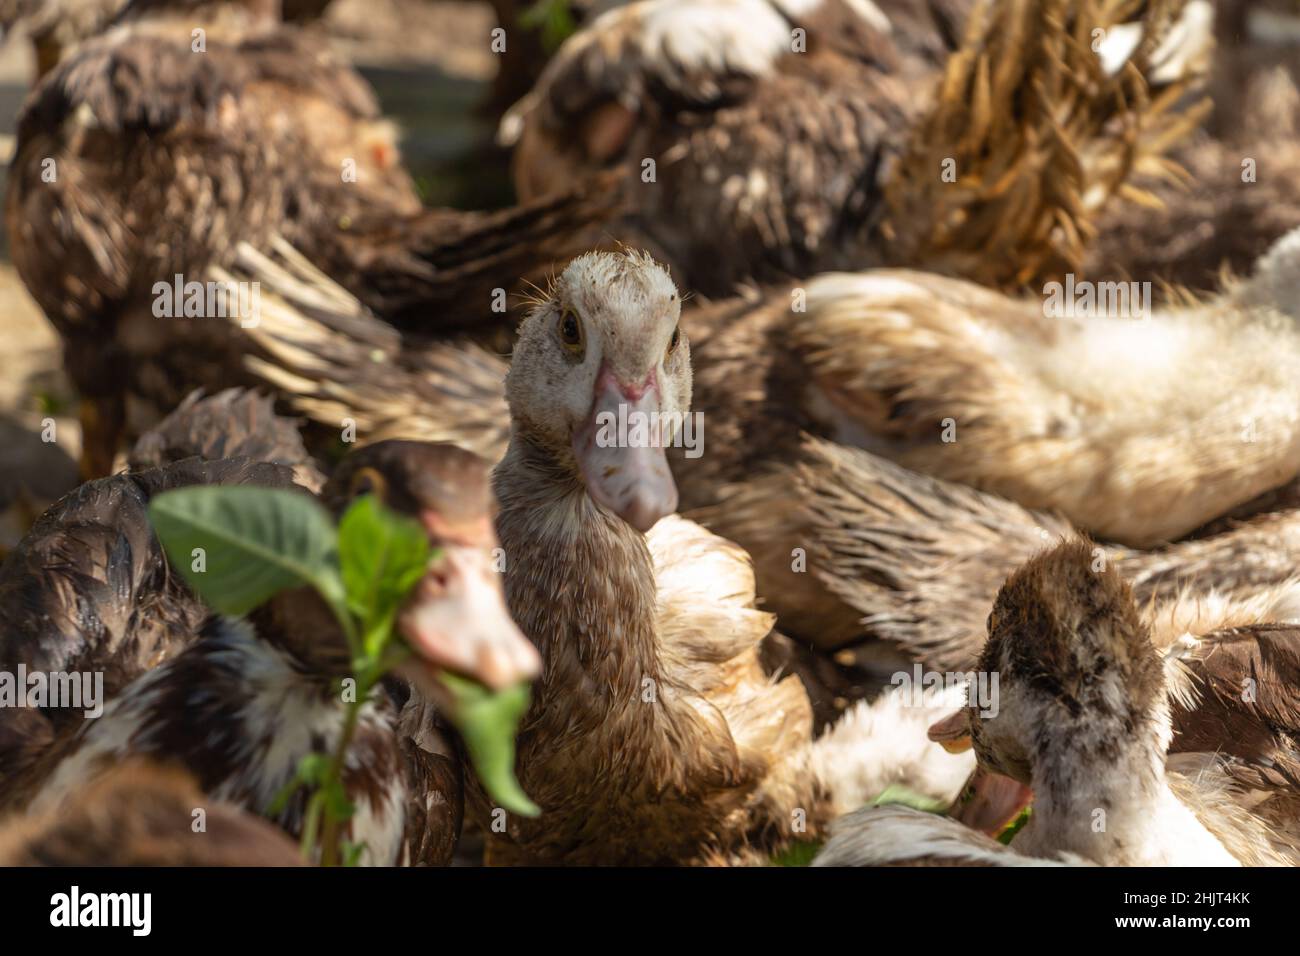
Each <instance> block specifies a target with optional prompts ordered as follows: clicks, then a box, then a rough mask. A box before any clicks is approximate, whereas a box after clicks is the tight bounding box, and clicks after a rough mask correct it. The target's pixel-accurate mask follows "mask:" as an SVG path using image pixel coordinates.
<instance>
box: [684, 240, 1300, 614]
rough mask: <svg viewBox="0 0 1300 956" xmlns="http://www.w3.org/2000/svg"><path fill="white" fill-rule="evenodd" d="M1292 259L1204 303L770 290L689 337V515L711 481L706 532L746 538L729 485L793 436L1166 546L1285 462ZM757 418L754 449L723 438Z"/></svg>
mask: <svg viewBox="0 0 1300 956" xmlns="http://www.w3.org/2000/svg"><path fill="white" fill-rule="evenodd" d="M1297 249H1300V232H1293V233H1289V234H1288V235H1286V236H1284V237H1283V238H1282V239H1280V240H1279V241H1278V242H1277V243H1275V244H1274V246H1273V247H1272V248H1271V249H1270V250H1269V252H1268V253H1267V254H1266V255H1265V256H1264V257H1263V258H1262V259H1261V260H1260V261H1259V262H1258V263H1257V264H1256V268H1255V272H1254V274H1253V275H1252V276H1251V277H1250V278H1249V279H1247V280H1243V281H1239V282H1235V283H1233V284H1231V285H1229V286H1228V287H1227V288H1225V289H1224V290H1223V291H1222V292H1221V293H1220V294H1219V295H1217V296H1215V297H1213V298H1210V299H1201V298H1193V299H1190V300H1187V301H1180V302H1178V303H1174V304H1170V305H1166V306H1160V307H1156V306H1150V304H1149V302H1147V304H1146V305H1144V304H1143V303H1142V301H1141V300H1140V298H1137V297H1135V298H1131V299H1127V300H1125V299H1123V298H1122V297H1121V298H1116V299H1115V302H1114V306H1115V308H1114V309H1113V311H1114V313H1115V314H1099V313H1098V310H1095V309H1094V310H1091V311H1089V310H1087V309H1081V310H1080V311H1078V312H1075V311H1073V309H1072V305H1073V304H1074V299H1073V298H1071V299H1070V302H1069V303H1067V302H1066V299H1067V298H1070V293H1068V292H1067V291H1066V290H1067V286H1066V285H1065V284H1058V285H1057V286H1054V287H1045V290H1044V295H1043V296H1041V297H1039V298H1038V299H1037V300H1034V299H1030V298H1023V297H1010V296H1004V295H1002V294H1000V293H997V292H994V291H992V290H989V289H986V288H983V287H980V286H977V285H975V284H973V283H970V282H966V281H963V280H957V279H950V278H947V277H943V276H937V275H933V274H931V273H923V272H917V271H910V270H869V271H866V272H861V273H831V274H826V275H823V276H819V277H817V278H815V279H813V280H812V281H810V282H808V283H807V284H806V285H805V286H798V287H794V288H792V289H791V290H789V291H788V293H787V294H784V295H781V294H775V295H772V296H770V297H768V298H766V299H763V300H761V301H760V303H759V304H758V305H757V306H756V307H755V308H753V309H751V310H748V311H743V312H741V313H740V314H739V316H738V317H733V318H730V319H729V320H728V321H727V322H726V324H724V325H722V326H721V327H720V328H719V329H718V330H717V331H714V332H713V333H712V334H711V335H709V336H708V337H707V338H706V339H705V341H704V342H703V343H702V344H701V345H700V348H699V350H698V361H697V367H698V368H699V375H698V376H697V389H698V397H697V401H698V402H699V404H700V406H701V407H703V408H705V409H709V410H712V411H713V414H712V416H711V418H710V421H712V422H715V423H716V425H715V433H714V434H715V436H716V437H715V438H714V444H713V447H714V448H715V449H717V450H716V451H715V452H714V453H713V454H710V455H706V456H704V458H705V466H704V468H702V469H698V470H696V471H695V473H694V475H693V478H692V479H691V480H697V481H700V482H701V483H703V484H704V486H705V488H704V489H703V491H702V493H695V492H694V491H693V489H690V488H689V486H685V487H684V488H683V498H684V499H685V500H687V501H688V502H690V503H691V504H693V505H695V506H697V507H698V506H701V505H703V504H706V503H707V498H706V496H707V495H708V494H709V493H710V489H712V494H714V495H715V497H716V502H715V503H714V504H715V507H714V508H713V510H712V512H711V513H710V516H711V517H712V518H716V519H717V520H718V521H719V522H720V523H719V524H716V525H714V524H710V526H711V527H715V528H716V530H718V531H719V533H722V534H726V535H728V536H730V537H733V538H736V539H737V540H738V541H739V542H740V543H741V544H742V545H744V546H745V547H747V548H749V549H751V550H753V549H754V548H755V547H757V544H756V543H755V542H753V541H752V540H750V539H747V538H745V537H742V536H741V530H742V529H740V528H738V527H735V526H736V525H739V524H740V523H742V522H743V520H744V519H743V518H741V517H734V516H736V515H737V514H738V512H739V509H728V508H726V507H725V505H724V503H725V502H726V501H727V500H728V494H729V492H730V491H731V490H732V489H735V486H738V485H742V486H743V485H753V484H755V483H757V482H759V481H762V480H771V481H774V482H775V483H776V484H777V486H778V488H779V487H782V486H783V479H782V478H781V477H780V473H781V471H782V468H783V466H784V465H786V464H788V463H789V462H790V461H791V459H792V457H793V456H795V455H797V453H798V449H799V446H800V443H801V441H802V437H803V436H804V435H805V434H812V435H815V436H818V437H821V438H826V439H830V440H834V441H836V442H838V443H840V444H843V445H849V446H857V447H859V448H863V449H866V450H868V451H871V452H873V453H875V454H877V455H881V456H884V457H888V458H890V459H892V460H894V461H896V462H898V463H899V464H901V465H903V466H905V467H907V468H908V469H910V470H913V471H919V472H923V473H925V474H929V475H933V476H935V477H938V478H943V479H946V480H949V481H956V482H961V483H963V484H968V485H971V486H973V487H976V488H979V489H981V490H984V491H990V492H994V493H996V494H998V495H1000V496H1002V497H1004V498H1008V499H1010V500H1012V501H1014V502H1016V503H1017V504H1020V505H1022V506H1025V507H1027V508H1031V509H1036V510H1043V511H1053V512H1057V513H1059V514H1060V515H1062V516H1064V517H1065V518H1067V519H1068V520H1069V521H1070V522H1071V523H1072V524H1073V525H1074V526H1075V527H1077V528H1079V529H1080V530H1084V531H1087V532H1089V533H1091V534H1093V535H1095V536H1097V537H1099V538H1102V539H1105V540H1108V541H1113V542H1117V543H1120V544H1124V545H1127V546H1130V547H1135V548H1151V547H1155V546H1157V545H1160V544H1163V543H1166V542H1169V541H1173V540H1177V539H1179V538H1181V537H1184V536H1186V535H1188V534H1190V533H1192V532H1193V531H1195V530H1197V529H1198V528H1200V527H1202V526H1203V525H1205V524H1206V523H1207V522H1210V521H1212V520H1213V519H1215V518H1217V517H1220V516H1222V515H1224V514H1226V513H1228V512H1230V511H1232V510H1233V509H1236V508H1238V507H1239V506H1241V505H1243V504H1246V503H1247V502H1250V501H1252V500H1254V499H1256V498H1257V497H1258V496H1260V495H1263V494H1265V493H1266V492H1269V491H1271V490H1274V489H1277V488H1279V487H1280V486H1283V485H1285V484H1287V483H1289V482H1290V481H1292V480H1293V479H1294V478H1295V477H1296V474H1297V470H1298V469H1300V431H1297V428H1296V421H1295V416H1294V408H1295V406H1296V402H1297V399H1300V392H1297V389H1298V388H1300V386H1297V384H1296V382H1297V381H1298V379H1297V378H1296V371H1297V369H1296V368H1293V367H1292V363H1291V356H1294V355H1296V354H1300V353H1297V351H1296V346H1297V344H1300V338H1298V336H1300V331H1298V330H1297V326H1296V322H1295V313H1294V310H1295V308H1296V306H1295V303H1294V301H1293V296H1292V295H1291V293H1290V291H1289V289H1290V287H1291V283H1292V282H1293V281H1294V278H1293V277H1294V275H1295V274H1296V269H1297V259H1296V251H1297ZM1080 288H1081V289H1082V288H1086V289H1089V290H1092V289H1093V288H1094V287H1092V286H1087V287H1080ZM1096 288H1101V287H1096ZM1112 291H1114V290H1113V289H1112V290H1110V291H1107V292H1106V294H1107V295H1110V294H1111V292H1112ZM1131 291H1133V290H1132V289H1130V287H1129V286H1123V287H1121V288H1120V291H1119V292H1118V293H1116V295H1117V296H1122V295H1123V294H1126V293H1127V292H1131ZM1076 294H1082V293H1077V292H1076ZM1134 295H1135V296H1138V297H1140V296H1141V295H1142V292H1141V290H1140V289H1139V290H1137V292H1135V293H1134ZM1057 305H1059V306H1060V308H1059V309H1058V308H1056V306H1057ZM797 307H802V308H803V309H804V311H802V312H799V311H797V310H796V309H797ZM1156 356H1158V357H1159V360H1156V358H1155V357H1156ZM742 373H743V376H744V377H743V379H742V378H741V375H742ZM742 380H743V381H745V382H747V383H750V384H748V385H747V386H745V387H743V388H739V387H737V383H738V382H740V381H742ZM1189 382H1194V383H1195V385H1194V387H1189V386H1188V383H1189ZM1171 421H1172V422H1177V427H1176V428H1172V429H1171V428H1170V426H1169V425H1168V423H1169V422H1171ZM759 428H761V429H762V432H761V433H762V434H763V435H764V442H763V443H762V445H755V444H754V443H752V442H746V441H743V440H742V439H741V436H744V435H748V434H755V433H758V432H756V431H755V429H759ZM720 429H721V431H719V430H720ZM773 466H775V470H776V472H777V477H770V473H771V471H772V468H773ZM735 490H736V494H742V493H744V492H743V489H735ZM749 493H750V494H751V495H753V496H761V495H762V492H761V491H759V490H754V489H752V488H751V489H750V491H749ZM729 516H733V517H731V518H729ZM729 521H730V523H728V522H729ZM765 590H766V588H765Z"/></svg>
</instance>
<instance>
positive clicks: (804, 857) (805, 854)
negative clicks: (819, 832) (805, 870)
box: [770, 840, 822, 866]
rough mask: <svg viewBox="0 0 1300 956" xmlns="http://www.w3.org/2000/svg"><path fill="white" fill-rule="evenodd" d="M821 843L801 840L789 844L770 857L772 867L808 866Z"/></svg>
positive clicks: (819, 848)
mask: <svg viewBox="0 0 1300 956" xmlns="http://www.w3.org/2000/svg"><path fill="white" fill-rule="evenodd" d="M821 848H822V844H821V841H812V840H802V841H800V842H798V843H791V844H790V845H789V846H788V847H786V848H785V849H784V850H781V851H780V852H779V853H775V854H773V855H772V859H771V864H770V865H772V866H808V865H809V864H810V863H812V861H813V857H815V856H816V855H817V854H818V852H819V851H820V850H821Z"/></svg>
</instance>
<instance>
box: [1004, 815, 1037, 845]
mask: <svg viewBox="0 0 1300 956" xmlns="http://www.w3.org/2000/svg"><path fill="white" fill-rule="evenodd" d="M1033 811H1034V808H1033V807H1032V806H1028V807H1025V808H1024V809H1022V810H1021V811H1020V815H1019V816H1017V817H1016V818H1015V819H1014V820H1012V821H1011V822H1010V823H1008V824H1007V825H1006V826H1005V827H1004V828H1003V829H1002V832H1001V833H999V834H998V842H999V843H1001V844H1002V845H1003V846H1010V845H1011V840H1012V839H1013V838H1014V837H1015V835H1016V834H1017V833H1019V832H1020V831H1021V830H1023V829H1024V828H1025V824H1026V823H1028V822H1029V817H1030V814H1032V813H1033Z"/></svg>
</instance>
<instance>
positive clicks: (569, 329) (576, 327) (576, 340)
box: [559, 309, 583, 355]
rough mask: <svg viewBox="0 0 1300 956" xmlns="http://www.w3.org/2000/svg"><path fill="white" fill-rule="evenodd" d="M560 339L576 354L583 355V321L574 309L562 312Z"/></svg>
mask: <svg viewBox="0 0 1300 956" xmlns="http://www.w3.org/2000/svg"><path fill="white" fill-rule="evenodd" d="M559 330H560V341H561V342H563V343H564V347H565V348H566V349H568V350H569V351H570V352H571V353H573V354H574V355H581V354H582V348H583V336H582V323H581V322H580V321H579V320H578V316H577V315H576V314H575V313H574V311H573V310H572V309H565V310H564V311H563V312H562V313H560V325H559Z"/></svg>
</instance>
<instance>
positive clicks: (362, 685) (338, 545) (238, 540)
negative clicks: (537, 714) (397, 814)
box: [149, 486, 537, 866]
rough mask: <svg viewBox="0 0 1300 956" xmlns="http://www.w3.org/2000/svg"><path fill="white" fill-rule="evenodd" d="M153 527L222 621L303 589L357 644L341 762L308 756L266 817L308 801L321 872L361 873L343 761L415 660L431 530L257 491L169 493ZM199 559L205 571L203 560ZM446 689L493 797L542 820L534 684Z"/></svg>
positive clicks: (445, 677)
mask: <svg viewBox="0 0 1300 956" xmlns="http://www.w3.org/2000/svg"><path fill="white" fill-rule="evenodd" d="M149 516H150V519H151V520H152V522H153V526H154V531H155V532H156V533H157V535H158V540H159V541H161V542H162V545H163V548H164V549H165V550H166V552H167V557H168V559H169V560H170V561H171V564H172V566H173V567H175V568H177V569H178V570H179V571H180V573H181V574H182V575H183V576H184V578H185V580H186V581H187V582H189V584H190V585H191V586H192V587H193V588H194V590H195V592H196V593H198V594H199V595H200V596H201V597H202V598H203V599H204V600H205V601H206V602H207V603H208V604H209V605H211V606H212V607H213V608H214V609H215V610H217V611H219V612H221V613H223V614H231V615H239V614H245V613H247V612H248V611H251V610H252V609H253V608H255V607H257V606H258V605H260V604H262V603H263V602H265V601H267V600H268V599H270V598H271V597H273V596H274V595H275V594H276V593H278V592H279V591H282V590H284V589H286V588H293V587H301V586H304V585H306V586H310V587H313V588H315V589H316V591H317V592H319V593H320V595H321V596H322V597H323V598H324V599H325V601H326V602H327V603H328V604H329V606H330V607H331V608H332V609H333V611H334V614H335V616H336V617H337V618H338V621H339V624H340V626H341V627H342V629H343V632H344V635H345V636H346V638H347V641H348V646H349V651H350V653H351V656H352V666H353V670H354V672H355V679H356V684H357V687H356V694H355V697H354V698H352V699H350V700H349V701H348V703H347V704H346V705H345V706H346V712H345V716H344V724H343V733H342V734H341V735H340V738H339V743H338V747H337V748H336V749H335V751H334V753H333V754H330V755H326V754H319V753H315V754H308V755H307V756H305V757H304V758H303V759H302V760H301V761H300V763H299V765H298V767H297V771H296V773H295V775H294V778H293V780H291V781H290V783H289V784H288V786H286V787H285V788H284V789H283V790H282V791H281V792H280V793H279V794H278V795H277V796H276V799H275V800H274V801H273V802H272V805H271V807H270V808H269V812H270V813H272V814H276V813H279V812H281V811H282V810H283V809H284V808H285V807H286V806H287V805H288V802H289V800H290V799H292V798H293V795H294V794H295V793H297V792H299V791H301V790H305V791H306V792H307V793H308V794H309V795H308V797H307V807H306V812H305V815H304V823H303V833H302V847H303V853H304V855H306V856H308V857H310V856H311V855H312V854H313V853H314V851H315V848H316V847H317V846H319V847H320V855H321V863H322V864H323V865H326V866H329V865H334V864H336V863H339V862H342V863H343V864H344V865H351V864H354V863H356V862H357V861H358V860H359V859H360V856H361V853H362V852H363V850H364V846H361V845H357V844H352V843H349V842H348V841H346V840H342V839H341V837H340V834H339V828H340V826H341V825H342V824H343V823H345V822H346V821H347V820H348V819H349V818H350V817H351V816H352V814H353V812H354V808H353V806H352V804H351V802H350V801H349V800H348V797H347V792H346V790H345V789H344V787H343V782H342V770H343V761H344V758H345V756H346V754H347V750H348V746H349V745H350V744H351V741H352V736H353V733H354V732H355V730H356V724H357V719H358V717H359V716H360V713H361V708H362V707H363V706H364V705H365V702H366V701H367V700H368V699H369V697H370V694H371V692H372V691H373V690H374V688H375V686H376V685H377V684H378V682H379V680H380V679H381V678H382V677H383V676H384V674H385V673H387V672H388V671H389V670H390V669H391V668H392V667H393V666H395V664H396V663H397V661H399V660H400V659H402V658H403V657H405V656H406V655H407V654H408V653H409V651H408V650H407V649H406V647H405V644H404V642H402V641H401V640H400V638H398V636H397V633H396V630H395V627H394V623H395V621H396V618H397V612H398V610H399V609H400V608H401V606H402V603H403V602H404V601H405V600H406V598H407V595H408V594H409V593H410V592H411V590H412V589H413V588H414V587H415V586H416V585H417V584H418V583H419V581H420V579H421V577H422V576H423V575H424V573H425V570H426V568H427V567H428V564H429V560H430V558H431V557H432V555H431V553H430V548H429V541H428V538H427V536H426V535H425V533H424V530H423V528H421V527H420V525H419V524H418V523H416V522H415V521H412V520H411V519H409V518H406V517H404V516H402V515H398V514H396V513H394V512H392V511H389V510H388V509H387V508H385V507H383V506H382V505H381V504H380V503H379V502H378V501H376V500H375V499H374V498H372V497H371V496H365V497H362V498H360V499H358V500H357V501H355V502H354V503H353V504H352V505H351V507H349V508H348V510H347V512H346V513H345V514H344V515H343V517H342V519H341V520H340V521H339V526H338V529H337V531H336V530H335V528H334V525H333V523H332V522H331V520H330V517H329V515H328V514H327V513H326V511H325V510H324V509H323V508H322V507H321V506H320V505H319V504H318V503H317V502H316V501H314V500H312V499H311V498H309V497H307V496H306V495H303V494H300V493H298V492H293V491H284V490H278V489H269V488H256V487H249V486H242V487H215V486H198V487H190V488H178V489H175V490H173V491H168V492H164V493H163V494H161V495H159V496H158V497H157V498H155V499H154V500H153V502H152V503H151V504H150V506H149ZM196 549H201V553H202V555H203V559H202V562H201V563H196V562H195V560H194V555H195V551H196ZM440 679H441V680H442V682H443V683H444V685H445V686H446V687H447V689H448V690H449V691H450V692H451V695H452V698H453V700H454V701H455V702H456V703H455V706H454V707H453V711H454V712H453V713H452V714H450V715H449V716H450V718H451V720H452V722H453V723H454V724H455V725H456V727H457V729H458V730H459V731H460V733H461V736H462V737H463V738H464V740H465V744H466V748H467V749H468V751H469V754H470V758H471V760H472V762H473V763H474V766H475V769H476V770H477V771H478V773H479V776H480V779H481V780H482V781H483V785H484V787H485V788H486V789H487V791H488V793H489V794H490V795H492V797H493V798H494V799H495V800H496V801H497V802H498V803H499V805H500V806H502V807H505V808H506V809H508V810H511V811H513V812H515V813H521V814H526V815H530V816H531V815H534V814H536V813H537V807H536V806H535V805H534V804H533V803H532V801H530V800H529V799H528V796H527V795H526V794H525V793H524V792H523V789H522V788H521V787H520V786H519V782H518V781H517V780H516V779H515V776H514V754H515V741H514V735H515V727H516V726H517V725H518V722H519V718H520V717H521V716H522V715H523V712H524V711H525V710H526V709H527V707H528V687H527V685H520V686H517V687H511V688H508V689H507V690H504V691H501V692H499V693H498V692H493V691H491V690H489V689H488V688H486V687H484V686H482V685H480V684H477V683H475V682H474V681H471V680H468V679H466V678H463V677H457V676H454V675H451V674H445V673H444V674H442V675H440Z"/></svg>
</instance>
